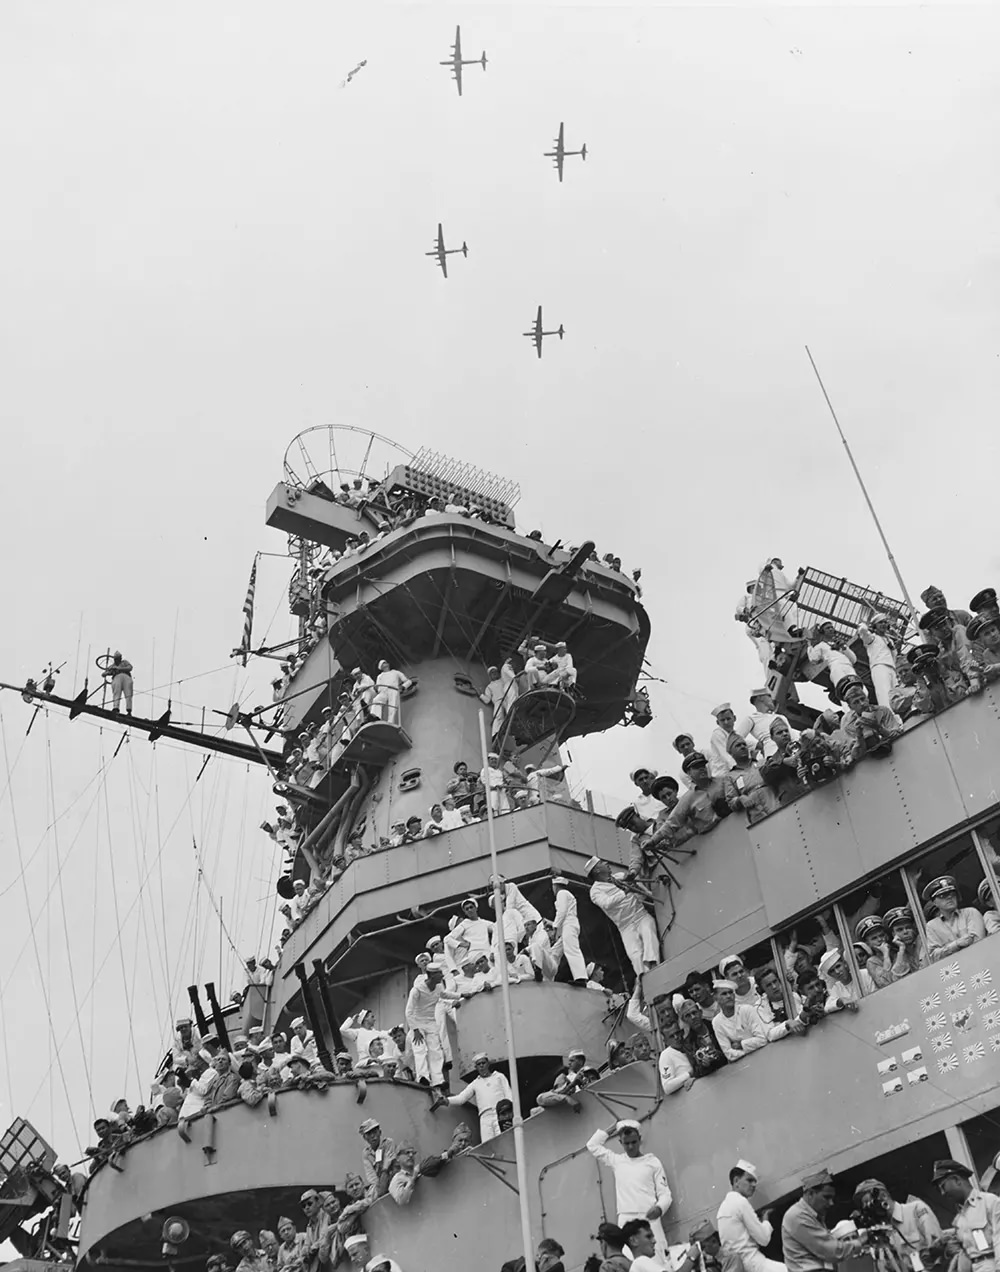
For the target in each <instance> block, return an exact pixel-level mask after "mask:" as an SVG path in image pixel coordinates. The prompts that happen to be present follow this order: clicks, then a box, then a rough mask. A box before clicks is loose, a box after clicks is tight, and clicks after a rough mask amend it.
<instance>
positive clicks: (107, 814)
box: [60, 737, 142, 1090]
mask: <svg viewBox="0 0 1000 1272" xmlns="http://www.w3.org/2000/svg"><path fill="white" fill-rule="evenodd" d="M103 751H104V739H103V737H102V739H101V752H102V754H101V759H102V760H103V759H104V755H103ZM104 828H105V831H106V832H107V839H108V869H109V871H110V874H111V897H112V901H113V902H114V911H115V927H116V932H115V945H116V946H117V949H118V961H119V963H120V965H121V973H122V989H123V991H124V994H125V1010H126V1012H127V1013H128V1040H129V1044H130V1046H131V1049H132V1060H133V1063H134V1064H135V1081H136V1085H137V1086H138V1087H139V1089H140V1090H141V1089H142V1078H141V1077H140V1069H139V1053H138V1051H137V1050H136V1046H135V1029H134V1027H133V1024H132V1000H131V998H130V996H129V990H128V973H127V971H126V970H125V950H124V947H123V943H122V917H121V911H120V909H119V905H118V878H117V870H116V868H115V855H114V847H113V845H112V842H111V808H110V806H109V804H108V788H107V786H105V788H104ZM141 895H142V888H141V886H140V890H139V893H138V894H137V896H136V901H138V900H139V898H140V897H141ZM130 913H131V907H130V908H129V911H128V913H126V915H125V918H126V920H127V919H128V917H129V914H130ZM60 1063H62V1062H61V1061H60ZM122 1081H123V1082H124V1083H127V1082H128V1052H127V1051H126V1052H125V1073H124V1076H123V1078H122Z"/></svg>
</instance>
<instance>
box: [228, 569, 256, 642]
mask: <svg viewBox="0 0 1000 1272" xmlns="http://www.w3.org/2000/svg"><path fill="white" fill-rule="evenodd" d="M256 590H257V558H256V557H254V559H253V565H252V566H251V567H250V582H249V584H248V586H247V596H246V600H245V601H244V602H243V640H242V642H241V643H240V647H239V649H234V650H233V657H234V658H239V659H240V661H241V663H242V664H243V666H244V667H245V666H246V665H247V655H248V654H249V653H250V633H251V631H252V630H253V596H254V592H256Z"/></svg>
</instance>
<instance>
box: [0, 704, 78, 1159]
mask: <svg viewBox="0 0 1000 1272" xmlns="http://www.w3.org/2000/svg"><path fill="white" fill-rule="evenodd" d="M0 740H2V742H3V757H4V764H5V766H6V768H7V784H8V786H9V785H10V780H11V771H10V755H9V752H8V749H7V730H6V728H5V727H4V722H3V712H2V711H0ZM10 819H11V825H12V827H13V830H14V843H15V845H16V847H17V857H18V861H19V862H20V863H21V876H20V878H21V886H22V888H23V890H24V909H25V913H26V914H27V916H28V926H29V928H30V933H31V935H30V939H31V943H32V946H33V948H34V951H35V966H36V967H37V969H38V979H39V980H40V981H41V985H40V988H41V991H42V1001H43V1003H44V1004H45V1015H46V1017H47V1019H48V1024H49V1040H50V1044H54V1043H55V1024H54V1022H53V1019H52V1005H51V1002H50V1000H49V987H48V982H47V980H46V979H45V977H44V974H43V972H42V956H41V952H40V951H39V949H38V936H37V934H36V931H35V919H34V917H33V916H32V913H31V897H30V895H29V893H28V884H27V882H26V880H25V877H24V853H23V851H22V848H21V834H20V831H19V830H18V826H17V810H16V808H15V806H14V792H13V791H11V796H10ZM54 1063H58V1066H59V1076H60V1078H61V1079H62V1087H63V1094H64V1095H65V1096H66V1107H67V1108H68V1109H69V1116H70V1121H71V1123H72V1125H73V1133H74V1134H75V1135H76V1137H77V1139H78V1140H79V1139H80V1129H79V1127H78V1126H77V1123H76V1109H75V1108H74V1106H73V1101H72V1100H71V1098H70V1094H69V1083H68V1082H67V1081H66V1070H65V1069H64V1068H63V1062H62V1056H61V1055H60V1052H59V1047H58V1046H56V1047H55V1058H54V1060H53V1059H50V1061H49V1067H48V1071H47V1072H46V1075H45V1078H48V1077H49V1075H50V1074H51V1072H52V1067H53V1064H54ZM44 1080H45V1079H43V1082H44ZM40 1089H41V1087H39V1090H40ZM51 1090H52V1087H51V1083H50V1084H49V1091H50V1102H51ZM54 1120H55V1119H54V1118H53V1121H54ZM81 1142H82V1141H81Z"/></svg>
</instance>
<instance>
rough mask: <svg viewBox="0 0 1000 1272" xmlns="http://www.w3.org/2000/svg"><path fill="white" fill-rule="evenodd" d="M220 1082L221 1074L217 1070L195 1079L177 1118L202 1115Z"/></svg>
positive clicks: (206, 1072) (207, 1070)
mask: <svg viewBox="0 0 1000 1272" xmlns="http://www.w3.org/2000/svg"><path fill="white" fill-rule="evenodd" d="M218 1080H219V1074H218V1071H217V1070H215V1069H206V1070H205V1072H204V1073H203V1074H202V1075H201V1077H200V1078H195V1079H194V1080H193V1082H192V1083H191V1085H190V1086H189V1087H188V1089H187V1090H186V1091H185V1092H184V1101H183V1103H182V1104H181V1107H180V1108H179V1109H178V1111H177V1116H178V1117H179V1118H185V1117H194V1115H195V1114H196V1113H200V1112H201V1111H202V1109H203V1108H204V1107H205V1105H206V1104H207V1103H208V1097H209V1096H210V1095H211V1093H212V1088H213V1087H214V1086H215V1084H216V1083H217V1082H218Z"/></svg>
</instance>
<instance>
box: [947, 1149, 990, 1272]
mask: <svg viewBox="0 0 1000 1272" xmlns="http://www.w3.org/2000/svg"><path fill="white" fill-rule="evenodd" d="M971 1179H972V1171H971V1170H969V1168H968V1167H967V1166H963V1165H962V1163H961V1162H956V1161H954V1160H953V1159H952V1158H950V1157H945V1158H943V1159H942V1160H941V1161H937V1162H935V1163H934V1174H933V1175H932V1177H931V1182H932V1183H935V1184H937V1186H938V1191H939V1192H940V1193H941V1195H942V1197H946V1198H947V1199H948V1200H949V1201H950V1202H953V1203H954V1205H955V1206H956V1207H957V1209H956V1211H955V1235H956V1236H957V1237H958V1239H959V1241H960V1242H961V1243H962V1249H963V1250H964V1251H965V1253H966V1254H967V1255H968V1256H969V1260H970V1262H971V1263H972V1268H973V1272H997V1269H998V1268H1000V1197H996V1196H994V1194H993V1193H984V1192H980V1191H979V1189H978V1188H975V1187H974V1186H973V1185H972V1184H971V1183H970V1182H969V1181H970V1180H971Z"/></svg>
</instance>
